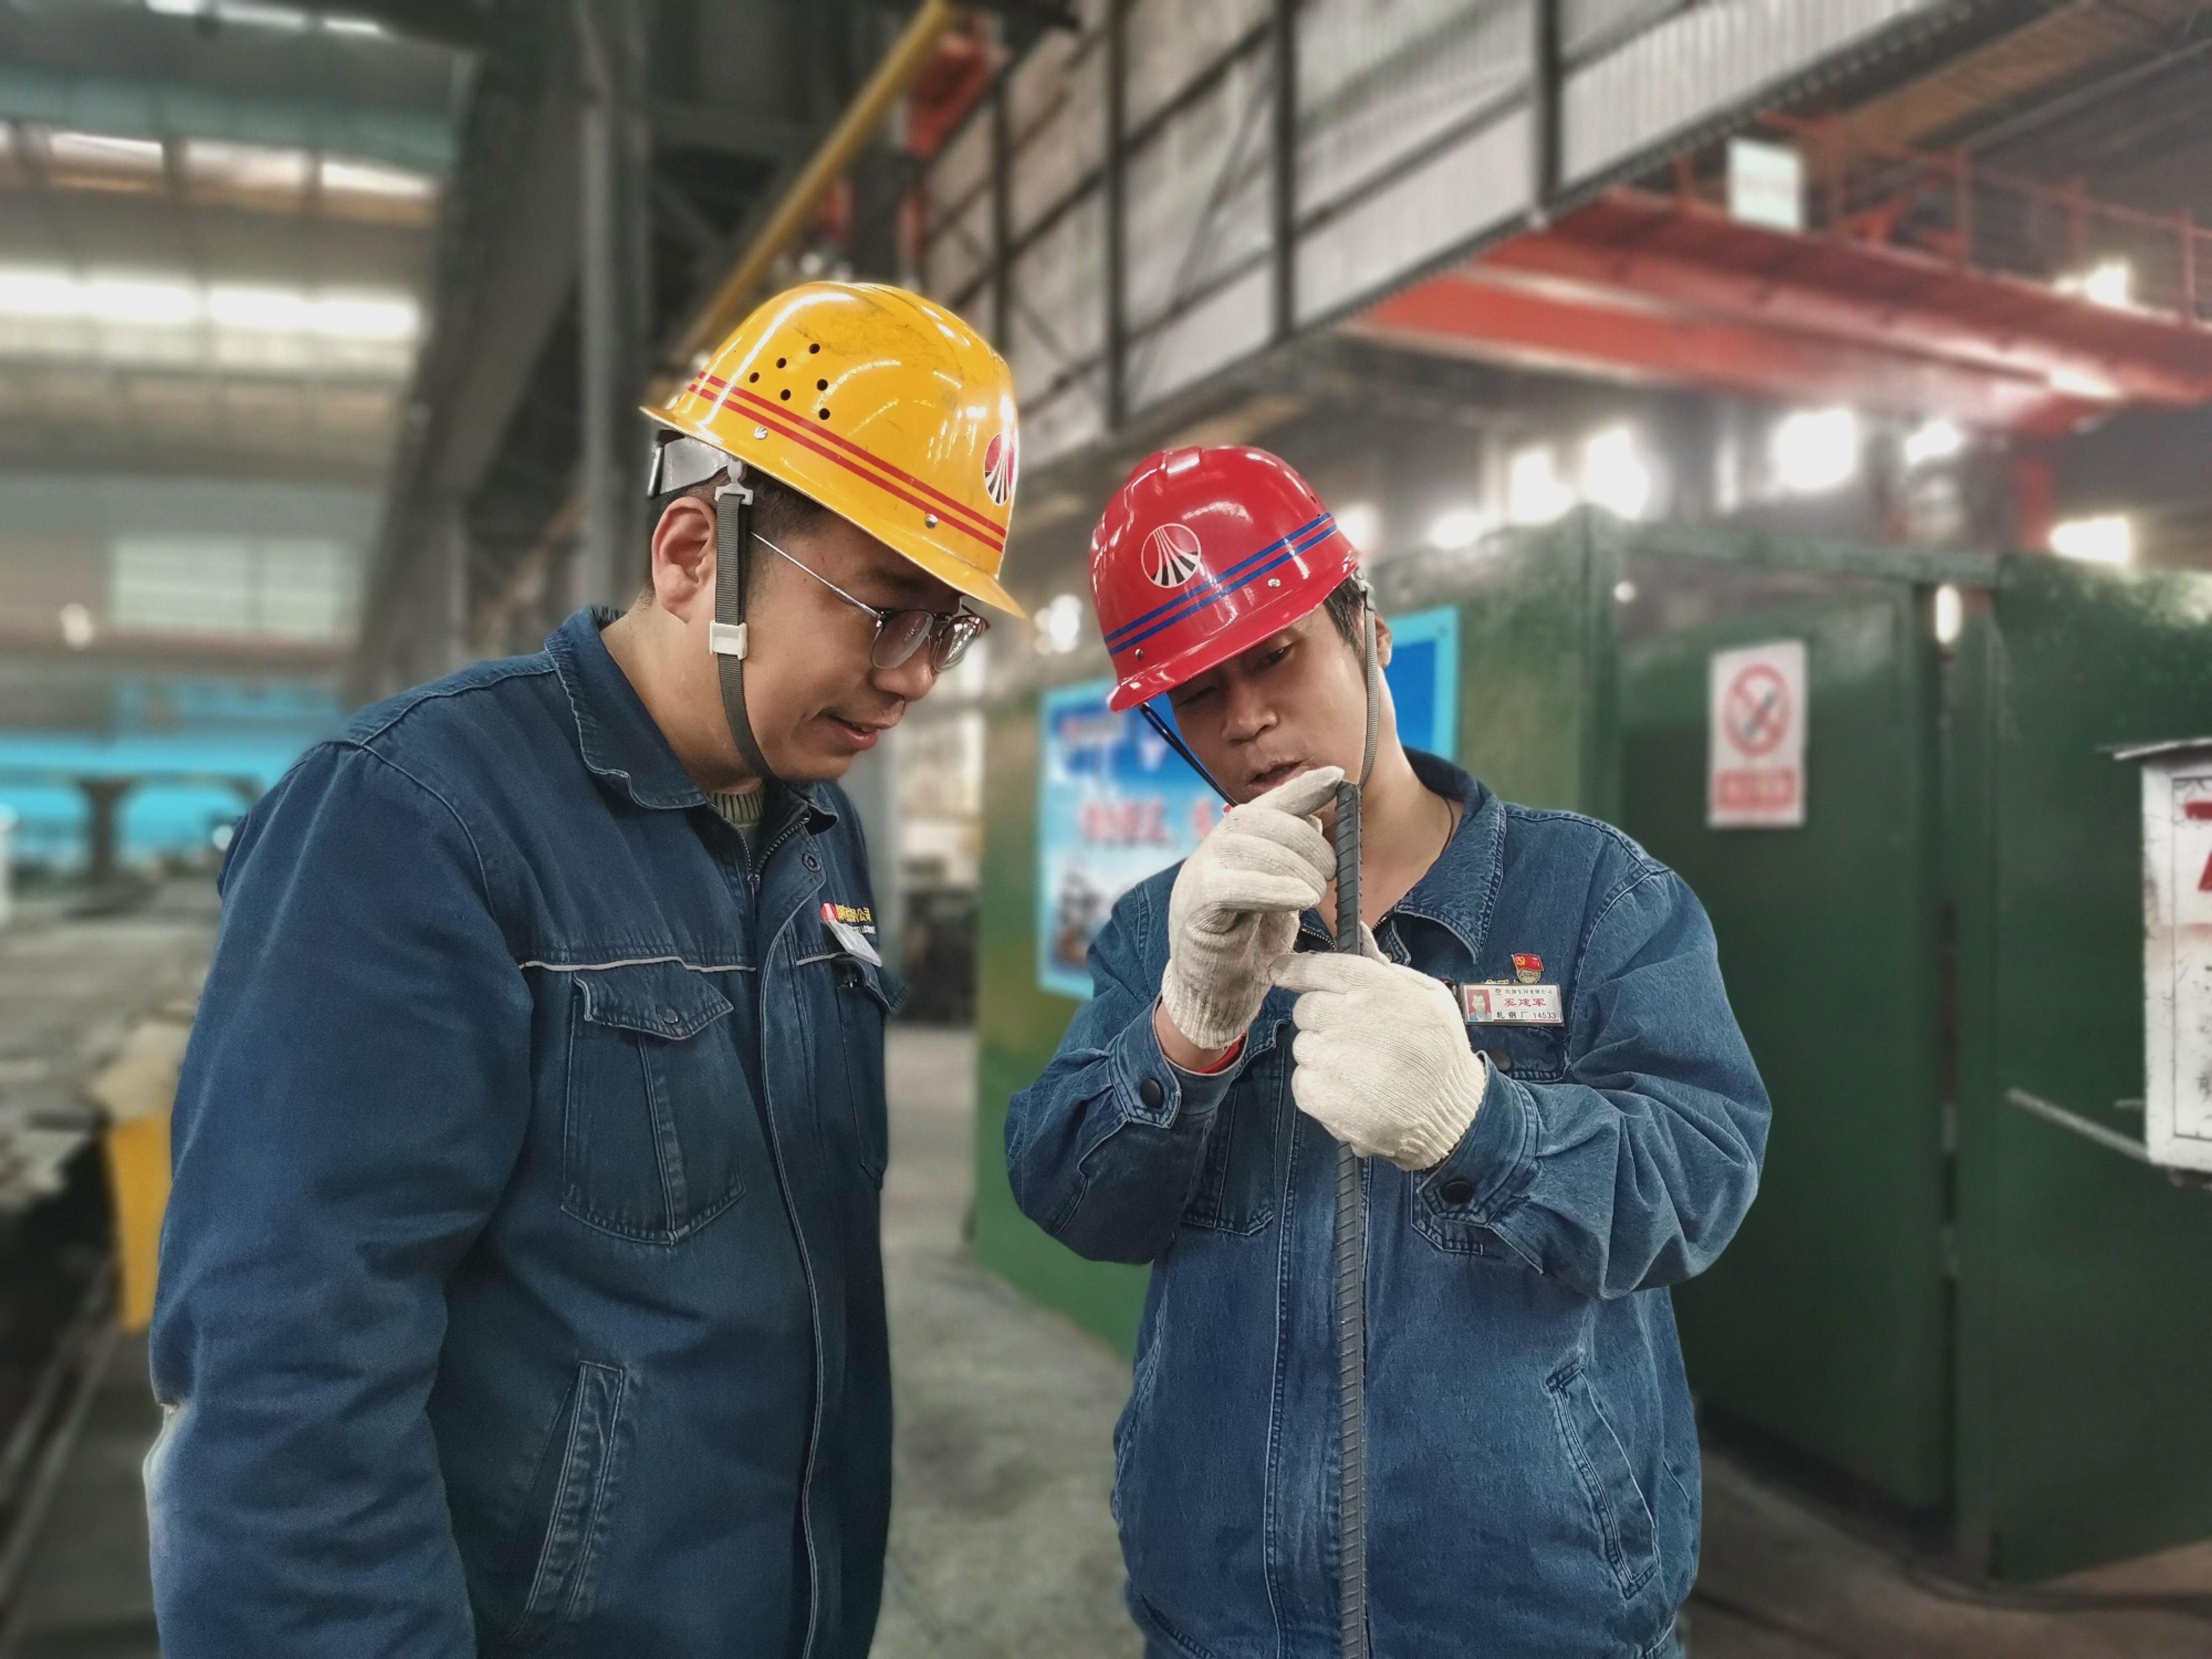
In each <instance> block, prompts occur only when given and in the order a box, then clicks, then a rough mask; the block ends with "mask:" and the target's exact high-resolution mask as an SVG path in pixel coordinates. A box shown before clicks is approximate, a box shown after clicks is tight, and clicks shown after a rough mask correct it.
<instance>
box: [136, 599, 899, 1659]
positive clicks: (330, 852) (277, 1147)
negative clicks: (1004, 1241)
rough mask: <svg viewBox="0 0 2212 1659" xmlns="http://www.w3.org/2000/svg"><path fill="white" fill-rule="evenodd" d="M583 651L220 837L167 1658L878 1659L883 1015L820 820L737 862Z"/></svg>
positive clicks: (624, 688)
mask: <svg viewBox="0 0 2212 1659" xmlns="http://www.w3.org/2000/svg"><path fill="white" fill-rule="evenodd" d="M598 620H599V619H598V618H595V617H592V616H590V615H586V614H581V613H580V614H579V615H578V616H577V617H574V618H572V619H571V620H570V621H569V622H568V623H567V624H566V625H565V626H564V627H563V628H562V629H561V630H560V631H559V632H558V633H557V634H556V635H554V636H553V637H552V639H551V640H550V641H548V643H547V647H546V649H545V650H544V652H543V653H540V654H538V655H536V656H532V657H523V658H517V659H512V660H508V661H504V662H492V663H484V664H481V665H477V666H476V667H473V668H471V669H468V670H465V671H463V672H461V673H459V674H456V675H454V676H453V677H452V678H448V679H446V680H443V681H441V682H439V683H437V684H434V685H430V686H427V687H424V688H422V689H419V690H415V691H411V692H409V693H408V694H406V695H405V696H401V697H399V698H398V699H396V700H394V701H392V702H388V703H386V704H384V705H382V706H381V707H380V708H374V709H371V710H369V711H368V712H367V713H366V714H362V716H361V717H360V718H359V719H358V720H356V722H355V723H354V725H353V726H352V728H351V730H350V731H349V733H348V734H347V735H346V736H345V737H344V738H342V739H339V740H337V741H335V742H331V743H328V744H324V745H322V746H321V747H319V748H318V749H316V750H313V751H311V752H310V753H309V754H308V755H307V757H305V758H304V759H302V760H301V762H300V763H299V764H298V765H297V766H296V767H295V768H294V769H293V770H292V771H291V772H290V774H289V775H287V776H286V777H285V778H284V780H283V781H282V782H281V783H280V784H278V786H277V787H276V788H275V789H274V790H273V791H271V792H270V794H269V795H268V796H267V798H265V799H264V800H263V801H262V802H261V803H260V805H258V806H257V807H256V808H255V809H254V811H253V812H252V815H251V816H250V817H248V818H247V820H246V823H245V824H244V826H243V827H242V828H241V829H240V832H239V834H238V836H237V837H236V839H235V841H234V844H233V846H232V848H231V849H230V854H229V857H228V861H227V863H226V866H225V868H224V874H223V898H224V907H223V920H222V934H221V938H220V941H219V943H218V945H217V947H216V956H215V963H214V967H213V969H212V971H211V972H210V975H209V978H208V981H207V987H206V992H205V995H204V1000H203V1002H202V1004H201V1009H200V1016H199V1020H198V1024H197V1027H196V1028H195V1030H194V1031H193V1034H192V1039H191V1048H190V1052H189V1054H188V1055H187V1058H186V1060H185V1070H184V1076H183V1079H182V1084H181V1086H180V1088H179V1093H178V1097H177V1106H176V1115H175V1121H174V1133H175V1154H174V1156H175V1188H174V1191H173V1195H172V1197H171V1200H170V1203H169V1210H168V1218H167V1225H166V1227H165V1229H164V1233H163V1238H162V1250H161V1290H160V1297H159V1303H158V1305H157V1308H156V1310H155V1321H154V1330H153V1369H154V1383H155V1392H156V1393H157V1394H158V1395H159V1396H160V1398H161V1401H162V1402H163V1407H164V1412H165V1416H166V1419H167V1421H166V1425H165V1427H164V1429H163V1431H162V1434H161V1439H160V1441H159V1442H158V1443H157V1444H156V1446H155V1449H154V1451H153V1452H152V1453H151V1454H150V1455H149V1458H148V1460H147V1486H148V1495H149V1512H150V1518H151V1522H152V1534H153V1565H154V1583H155V1601H156V1607H157V1610H158V1613H159V1618H160V1623H161V1642H162V1650H163V1652H164V1653H165V1654H167V1656H168V1659H258V1656H278V1655H282V1656H285V1659H302V1656H331V1659H337V1656H345V1659H355V1656H362V1659H367V1656H378V1659H386V1656H388V1659H464V1656H470V1655H477V1654H482V1655H487V1656H492V1655H497V1656H507V1655H521V1654H532V1655H535V1654H589V1655H594V1656H596V1655H612V1654H625V1655H627V1654H635V1655H641V1656H643V1655H652V1656H653V1659H691V1656H698V1659H707V1656H714V1659H726V1656H732V1655H742V1656H745V1659H754V1656H763V1659H766V1656H774V1659H783V1656H792V1659H798V1656H802V1655H803V1656H810V1659H862V1656H864V1655H865V1654H866V1651H867V1649H868V1644H869V1639H870V1635H871V1632H872V1629H873V1626H874V1624H875V1618H876V1612H877V1604H878V1594H879V1590H880V1586H881V1574H882V1566H883V1549H884V1533H885V1528H886V1524H887V1522H888V1518H889V1510H890V1367H889V1358H888V1351H887V1343H886V1338H885V1332H884V1300H883V1282H882V1268H881V1260H880V1255H879V1248H878V1207H879V1194H880V1187H881V1182H882V1177H883V1170H884V1154H885V1135H886V1124H885V1120H884V1079H883V1035H884V1017H885V1014H886V1012H887V1011H888V1010H889V1008H890V1006H891V1005H892V1004H893V1003H894V1002H896V1000H898V998H899V995H900V994H901V988H902V987H899V986H898V985H897V983H896V981H895V980H894V979H893V978H892V977H891V976H890V975H889V974H887V973H886V972H884V970H882V969H879V968H878V967H876V966H874V965H873V964H872V963H868V962H866V961H864V960H862V959H861V958H860V955H858V954H855V953H854V952H852V951H848V950H846V949H844V948H843V947H842V945H840V944H839V942H838V940H837V939H836V937H835V936H834V935H833V934H832V933H830V932H829V929H828V927H826V925H825V923H824V921H823V915H822V911H823V905H824V903H825V902H835V903H840V904H845V905H849V906H851V907H854V908H858V909H865V908H869V907H870V903H871V901H870V895H869V890H868V884H867V866H866V856H865V853H864V849H863V847H862V842H861V837H860V829H859V826H858V824H857V823H856V822H855V821H854V817H852V815H851V811H850V808H849V806H848V805H847V804H846V803H845V800H844V798H843V796H842V793H840V792H839V791H837V790H836V788H834V787H829V786H827V785H821V786H816V787H812V788H811V789H809V790H805V791H785V790H781V789H779V790H777V791H776V792H775V793H774V794H773V795H772V797H771V799H770V800H769V803H768V809H767V810H768V817H767V822H766V823H765V825H764V827H763V835H762V838H761V852H762V856H761V858H760V860H759V867H758V868H757V870H753V869H750V868H749V867H748V862H747V859H746V856H745V852H744V845H743V842H742V841H741V840H740V838H739V836H738V833H737V832H736V831H735V830H734V829H732V828H731V827H730V826H729V825H728V824H727V823H725V822H724V821H723V820H722V819H721V818H720V817H717V816H716V815H715V813H714V810H713V809H712V808H711V807H710V806H709V805H707V803H706V801H705V799H704V798H703V797H702V795H701V793H700V792H699V790H698V789H697V788H696V787H695V786H694V785H693V784H692V782H691V781H690V778H689V777H688V776H686V775H685V774H684V771H683V769H682V768H681V767H680V765H679V764H678V761H677V759H676V757H675V755H674V753H673V752H672V751H671V750H670V749H669V747H668V744H667V743H666V742H665V739H664V738H662V737H661V735H660V732H659V729H658V728H657V727H656V726H654V725H653V721H652V719H651V717H650V716H649V715H648V714H647V711H646V709H645V707H644V705H643V704H642V703H641V702H640V701H639V700H638V698H637V696H636V694H635V692H634V691H633V690H631V688H630V685H629V681H628V679H627V678H625V677H624V676H623V672H622V671H621V670H620V669H619V668H618V667H617V665H616V664H615V662H614V661H613V659H611V657H610V656H609V655H608V654H607V651H606V647H605V645H604V644H603V643H602V642H601V641H600V639H599V631H598V627H597V625H596V623H597V622H598Z"/></svg>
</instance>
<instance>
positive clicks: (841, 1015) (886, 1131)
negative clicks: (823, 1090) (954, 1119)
mask: <svg viewBox="0 0 2212 1659" xmlns="http://www.w3.org/2000/svg"><path fill="white" fill-rule="evenodd" d="M821 968H822V969H823V970H826V971H827V973H828V975H829V985H830V998H831V1000H832V1001H833V1002H834V1003H835V1005H836V1011H835V1015H834V1018H832V1019H830V1020H829V1021H826V1022H822V1025H823V1036H824V1038H825V1039H826V1040H827V1041H829V1042H830V1043H832V1044H834V1045H835V1046H836V1048H837V1050H838V1054H839V1055H840V1058H839V1059H838V1060H835V1061H832V1062H830V1064H829V1065H828V1066H825V1067H824V1069H823V1073H822V1075H823V1077H825V1078H831V1077H838V1076H842V1078H843V1079H845V1090H844V1096H845V1099H844V1108H845V1109H844V1111H843V1112H842V1114H841V1115H840V1116H841V1117H842V1121H837V1120H836V1119H835V1118H833V1120H832V1122H831V1125H830V1128H831V1132H832V1133H834V1134H838V1135H842V1136H848V1137H849V1138H850V1141H851V1146H852V1149H853V1156H854V1161H855V1162H857V1163H858V1164H860V1170H861V1173H863V1174H864V1175H866V1176H867V1177H868V1179H869V1180H870V1181H872V1182H875V1183H876V1184H877V1185H878V1186H881V1185H882V1184H883V1179H884V1164H886V1163H888V1162H889V1161H890V1121H889V1120H888V1117H887V1115H886V1112H885V1102H884V1021H886V1020H888V1019H889V1018H890V1017H891V1015H893V1014H894V1013H896V1012H898V1007H899V1005H900V1004H901V1003H902V1002H904V1001H905V1000H906V994H907V987H906V981H904V980H902V979H901V978H899V976H898V975H896V974H894V973H893V972H891V970H890V969H888V968H885V967H884V966H883V965H882V964H881V963H872V962H868V961H866V960H864V959H863V958H861V957H857V956H854V955H853V954H852V953H850V952H849V951H839V952H836V953H835V954H832V955H829V956H827V957H823V958H822V959H821ZM810 971H813V969H812V968H811V965H810Z"/></svg>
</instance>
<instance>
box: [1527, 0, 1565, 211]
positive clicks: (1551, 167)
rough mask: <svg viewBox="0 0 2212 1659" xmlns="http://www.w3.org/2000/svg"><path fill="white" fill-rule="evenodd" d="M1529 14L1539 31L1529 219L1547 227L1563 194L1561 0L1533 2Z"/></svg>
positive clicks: (1533, 57) (1532, 66)
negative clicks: (1561, 160) (1555, 203)
mask: <svg viewBox="0 0 2212 1659" xmlns="http://www.w3.org/2000/svg"><path fill="white" fill-rule="evenodd" d="M1528 15H1529V19H1530V21H1531V22H1532V23H1533V24H1534V28H1535V36H1534V40H1532V41H1531V42H1530V43H1529V44H1530V52H1529V70H1530V75H1529V79H1528V217H1529V218H1530V220H1531V221H1533V222H1534V223H1536V224H1538V225H1547V224H1549V223H1551V222H1552V204H1553V202H1555V201H1557V200H1558V199H1559V170H1560V160H1559V157H1560V143H1559V125H1560V118H1559V88H1560V87H1561V85H1562V84H1563V83H1564V82H1565V78H1566V64H1565V54H1564V52H1563V50H1562V48H1561V46H1560V44H1559V40H1560V36H1559V0H1531V3H1530V5H1529V8H1528Z"/></svg>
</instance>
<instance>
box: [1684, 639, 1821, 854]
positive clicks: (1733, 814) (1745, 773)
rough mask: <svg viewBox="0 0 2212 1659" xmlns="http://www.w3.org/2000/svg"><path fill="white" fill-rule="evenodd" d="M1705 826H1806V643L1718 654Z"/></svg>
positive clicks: (1712, 681) (1711, 689)
mask: <svg viewBox="0 0 2212 1659" xmlns="http://www.w3.org/2000/svg"><path fill="white" fill-rule="evenodd" d="M1707 706H1708V708H1709V711H1710V715H1711V718H1710V721H1709V729H1708V733H1707V739H1706V790H1705V822H1706V823H1709V824H1711V826H1712V827H1713V828H1715V829H1794V828H1796V827H1797V826H1798V825H1800V824H1802V823H1804V822H1805V642H1804V641H1802V640H1778V641H1774V642H1772V643H1771V644H1767V645H1755V646H1751V647H1746V648H1745V649H1742V650H1738V651H1717V652H1715V653H1713V657H1712V661H1711V671H1710V676H1709V679H1708V704H1707Z"/></svg>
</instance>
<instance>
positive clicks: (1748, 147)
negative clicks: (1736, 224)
mask: <svg viewBox="0 0 2212 1659" xmlns="http://www.w3.org/2000/svg"><path fill="white" fill-rule="evenodd" d="M1728 208H1729V217H1730V218H1734V219H1741V220H1742V221H1743V222H1744V223H1746V224H1747V225H1765V226H1766V227H1767V228H1770V229H1772V230H1802V229H1804V228H1805V162H1804V159H1803V158H1802V156H1800V155H1798V154H1797V152H1796V150H1794V149H1791V148H1790V146H1789V145H1787V144H1763V143H1759V140H1758V139H1756V138H1731V139H1729V145H1728Z"/></svg>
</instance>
